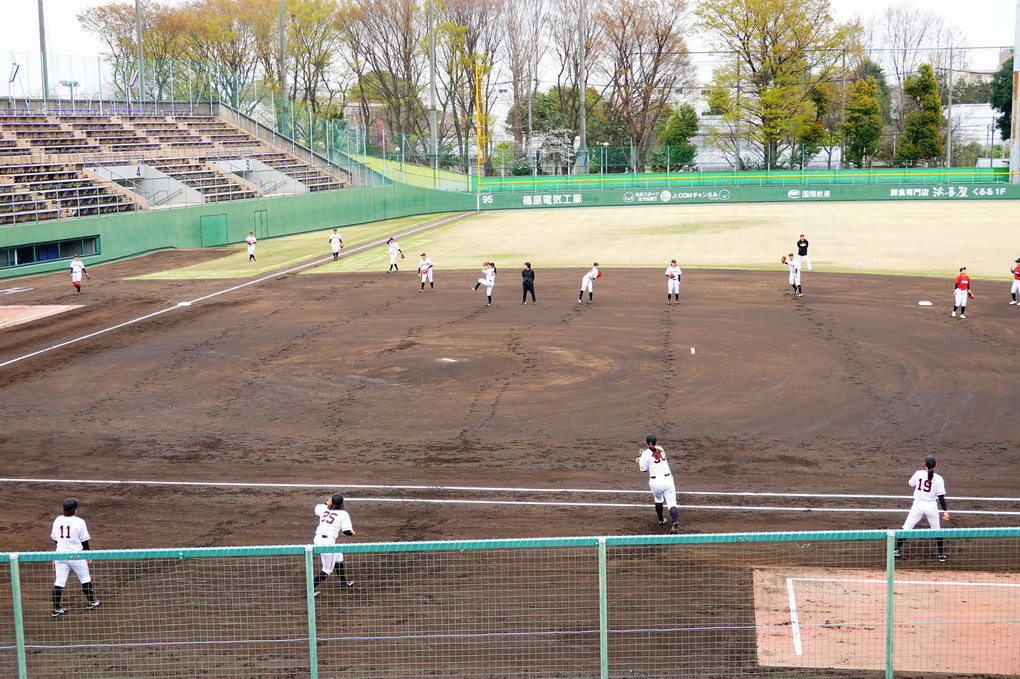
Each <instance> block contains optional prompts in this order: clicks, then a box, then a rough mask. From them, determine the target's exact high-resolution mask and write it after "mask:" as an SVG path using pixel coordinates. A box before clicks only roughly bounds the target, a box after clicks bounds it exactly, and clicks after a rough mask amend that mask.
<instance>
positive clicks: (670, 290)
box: [666, 259, 684, 304]
mask: <svg viewBox="0 0 1020 679" xmlns="http://www.w3.org/2000/svg"><path fill="white" fill-rule="evenodd" d="M683 273H684V272H683V271H681V270H680V267H678V266H677V265H676V260H675V259H674V260H672V261H671V262H670V264H669V266H667V267H666V304H669V303H670V301H669V296H670V295H673V296H675V297H676V303H677V304H679V303H680V276H682V275H683Z"/></svg>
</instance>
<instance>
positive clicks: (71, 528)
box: [50, 497, 99, 618]
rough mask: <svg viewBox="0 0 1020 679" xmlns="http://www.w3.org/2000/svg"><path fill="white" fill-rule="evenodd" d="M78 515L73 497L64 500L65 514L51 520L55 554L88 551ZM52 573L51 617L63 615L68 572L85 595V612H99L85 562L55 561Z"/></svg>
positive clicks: (89, 538)
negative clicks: (73, 576) (53, 575)
mask: <svg viewBox="0 0 1020 679" xmlns="http://www.w3.org/2000/svg"><path fill="white" fill-rule="evenodd" d="M77 513H78V501H77V500H75V499H74V498H73V497H72V498H68V499H66V500H64V513H63V515H62V516H58V517H57V518H56V519H54V520H53V528H52V529H51V530H50V538H51V539H52V540H53V541H54V542H55V543H57V553H61V552H63V553H68V552H81V551H83V550H88V548H89V540H91V539H92V536H91V535H89V529H88V528H87V527H86V526H85V521H84V519H81V518H79V517H77V516H75V515H76V514H77ZM53 571H54V572H55V573H56V580H54V581H53V611H52V612H51V613H50V615H52V616H53V617H54V618H55V617H57V616H58V615H66V614H67V609H66V608H63V607H62V606H61V605H60V600H61V598H62V597H63V595H64V585H66V584H67V576H68V574H69V573H70V572H71V571H74V574H75V575H76V576H77V577H78V582H80V583H81V591H82V592H83V593H84V594H85V599H86V601H87V603H86V604H85V608H98V607H99V601H98V600H97V599H96V593H95V592H94V591H93V590H92V576H91V575H89V562H88V561H86V560H85V559H75V560H73V561H54V562H53Z"/></svg>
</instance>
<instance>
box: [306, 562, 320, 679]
mask: <svg viewBox="0 0 1020 679" xmlns="http://www.w3.org/2000/svg"><path fill="white" fill-rule="evenodd" d="M312 575H313V570H312V546H311V545H305V601H306V602H307V604H308V668H309V671H310V674H309V677H310V679H318V677H319V649H318V646H317V644H316V636H317V635H316V632H315V587H314V584H313V581H312Z"/></svg>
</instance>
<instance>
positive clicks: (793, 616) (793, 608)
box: [786, 578, 1020, 655]
mask: <svg viewBox="0 0 1020 679" xmlns="http://www.w3.org/2000/svg"><path fill="white" fill-rule="evenodd" d="M795 582H834V583H840V582H853V583H866V584H877V585H882V586H883V587H884V586H886V585H888V584H889V581H888V580H886V579H884V578H882V579H865V578H787V579H786V593H787V597H788V598H789V600H790V630H791V632H792V633H793V652H794V655H804V646H803V644H802V643H801V636H800V628H801V624H800V616H799V615H798V614H797V597H796V595H795V594H794V591H793V587H794V583H795ZM893 584H895V585H921V586H924V587H933V586H941V585H944V586H946V587H1020V583H1014V582H955V581H953V580H894V583H893ZM960 622H965V623H966V624H974V623H976V622H981V623H989V622H1008V623H1015V622H1020V620H1018V619H1014V618H1007V619H1004V620H966V621H956V620H934V621H916V622H905V623H897V625H901V626H903V625H917V624H949V625H954V624H958V623H960ZM884 624H885V621H866V620H862V621H859V622H840V623H839V626H840V627H844V626H861V625H869V626H870V625H884ZM809 626H810V627H822V628H824V627H829V626H830V625H829V623H828V622H826V623H824V624H815V625H809Z"/></svg>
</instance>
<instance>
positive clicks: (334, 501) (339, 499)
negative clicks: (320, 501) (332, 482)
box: [329, 493, 344, 507]
mask: <svg viewBox="0 0 1020 679" xmlns="http://www.w3.org/2000/svg"><path fill="white" fill-rule="evenodd" d="M329 504H330V505H331V506H333V507H343V506H344V494H343V493H333V496H332V497H331V498H329Z"/></svg>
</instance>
